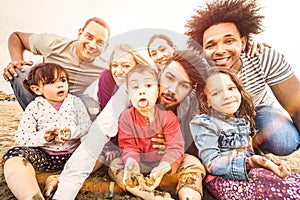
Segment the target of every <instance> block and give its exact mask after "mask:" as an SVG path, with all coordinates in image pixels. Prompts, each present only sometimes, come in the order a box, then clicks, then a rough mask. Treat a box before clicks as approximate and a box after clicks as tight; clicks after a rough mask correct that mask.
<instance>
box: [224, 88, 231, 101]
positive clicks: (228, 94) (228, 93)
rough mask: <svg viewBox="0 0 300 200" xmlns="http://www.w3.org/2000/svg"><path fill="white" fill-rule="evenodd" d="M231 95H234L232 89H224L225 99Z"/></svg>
mask: <svg viewBox="0 0 300 200" xmlns="http://www.w3.org/2000/svg"><path fill="white" fill-rule="evenodd" d="M231 97H232V93H231V92H230V91H228V90H225V91H224V98H225V99H229V98H231Z"/></svg>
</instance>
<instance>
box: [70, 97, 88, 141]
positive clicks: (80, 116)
mask: <svg viewBox="0 0 300 200" xmlns="http://www.w3.org/2000/svg"><path fill="white" fill-rule="evenodd" d="M73 97H74V109H75V112H76V116H77V124H76V127H74V128H75V130H74V131H73V133H72V134H71V139H77V138H81V137H82V136H84V135H85V134H87V132H88V130H89V128H90V126H91V124H92V121H91V120H90V116H89V114H88V112H87V109H86V107H85V105H84V103H83V102H82V100H81V99H80V98H78V97H76V96H73Z"/></svg>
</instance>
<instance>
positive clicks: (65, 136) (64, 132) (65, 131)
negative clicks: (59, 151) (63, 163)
mask: <svg viewBox="0 0 300 200" xmlns="http://www.w3.org/2000/svg"><path fill="white" fill-rule="evenodd" d="M70 138H71V130H70V129H69V128H62V129H60V130H59V131H58V134H57V135H56V137H55V139H54V141H55V142H57V143H62V144H63V143H65V142H66V141H69V140H70Z"/></svg>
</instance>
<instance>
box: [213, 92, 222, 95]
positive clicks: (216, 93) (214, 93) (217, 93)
mask: <svg viewBox="0 0 300 200" xmlns="http://www.w3.org/2000/svg"><path fill="white" fill-rule="evenodd" d="M219 94H220V92H213V93H212V94H211V96H218V95H219Z"/></svg>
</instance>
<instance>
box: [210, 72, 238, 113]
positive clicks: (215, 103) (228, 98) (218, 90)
mask: <svg viewBox="0 0 300 200" xmlns="http://www.w3.org/2000/svg"><path fill="white" fill-rule="evenodd" d="M204 92H205V95H206V97H207V103H208V105H210V106H211V107H212V108H213V109H215V110H216V111H218V112H220V113H222V114H224V115H226V116H232V115H233V114H234V113H235V112H236V111H237V110H238V109H239V107H240V104H241V93H240V92H239V90H238V89H237V87H236V85H235V84H234V82H233V81H232V80H231V78H230V76H229V75H227V74H224V73H218V74H214V75H212V76H211V77H209V78H208V79H207V81H206V87H205V90H204Z"/></svg>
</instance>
